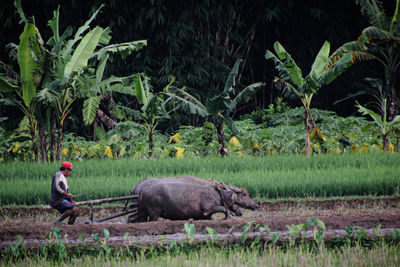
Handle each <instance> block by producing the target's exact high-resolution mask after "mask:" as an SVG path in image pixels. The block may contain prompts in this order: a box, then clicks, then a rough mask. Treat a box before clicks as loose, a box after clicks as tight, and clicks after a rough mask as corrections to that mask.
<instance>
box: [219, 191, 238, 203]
mask: <svg viewBox="0 0 400 267" xmlns="http://www.w3.org/2000/svg"><path fill="white" fill-rule="evenodd" d="M221 193H222V198H223V200H224V203H225V205H227V206H233V204H235V200H236V198H237V195H236V194H235V193H234V192H232V191H230V190H222V191H221Z"/></svg>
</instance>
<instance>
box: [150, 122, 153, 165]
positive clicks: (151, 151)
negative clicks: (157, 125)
mask: <svg viewBox="0 0 400 267" xmlns="http://www.w3.org/2000/svg"><path fill="white" fill-rule="evenodd" d="M149 158H150V159H151V158H153V127H150V130H149Z"/></svg>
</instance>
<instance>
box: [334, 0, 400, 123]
mask: <svg viewBox="0 0 400 267" xmlns="http://www.w3.org/2000/svg"><path fill="white" fill-rule="evenodd" d="M356 2H357V4H359V5H360V6H361V12H362V14H363V15H365V16H367V17H368V20H369V22H370V24H371V25H370V26H368V27H367V28H365V29H363V30H362V32H361V34H360V36H359V37H358V38H357V40H356V41H351V42H348V43H345V44H344V45H343V46H342V47H341V48H339V49H338V50H337V54H338V55H339V56H341V55H343V54H346V53H348V52H353V54H354V55H355V58H354V59H355V60H356V61H366V60H377V61H378V62H379V63H380V64H382V66H383V69H384V76H385V80H386V81H385V83H386V85H385V87H386V88H387V90H388V91H389V92H390V99H389V102H390V104H389V115H388V118H389V120H393V118H394V117H395V116H396V115H397V114H398V96H397V92H396V87H397V77H398V75H399V67H400V56H399V53H400V25H399V19H400V0H396V7H395V9H394V11H393V16H388V15H386V14H385V13H386V12H385V10H384V8H383V4H382V1H380V0H356Z"/></svg>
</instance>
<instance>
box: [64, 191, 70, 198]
mask: <svg viewBox="0 0 400 267" xmlns="http://www.w3.org/2000/svg"><path fill="white" fill-rule="evenodd" d="M64 196H65V197H67V198H72V194H70V193H68V192H64Z"/></svg>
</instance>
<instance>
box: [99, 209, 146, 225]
mask: <svg viewBox="0 0 400 267" xmlns="http://www.w3.org/2000/svg"><path fill="white" fill-rule="evenodd" d="M137 211H138V209H137V208H135V209H130V210H127V211H124V212H121V213H117V214H114V215H111V216H109V217H105V218H101V219H99V220H95V221H94V222H93V223H100V222H105V221H108V220H111V219H114V218H118V217H121V216H124V215H127V214H130V213H134V212H137Z"/></svg>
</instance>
